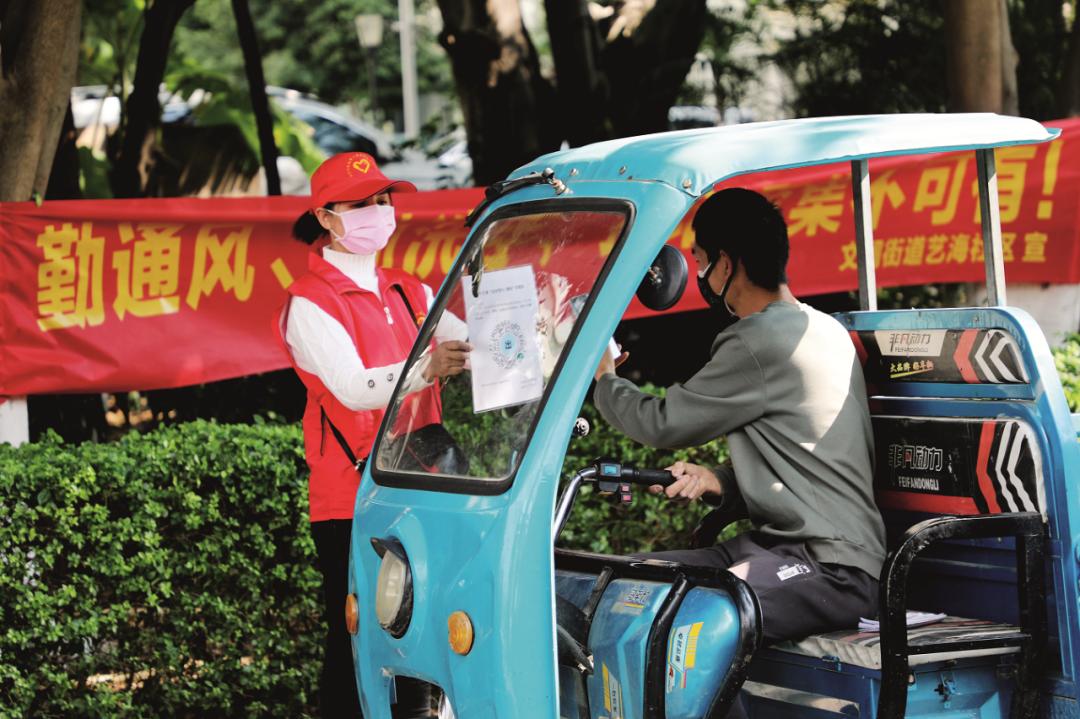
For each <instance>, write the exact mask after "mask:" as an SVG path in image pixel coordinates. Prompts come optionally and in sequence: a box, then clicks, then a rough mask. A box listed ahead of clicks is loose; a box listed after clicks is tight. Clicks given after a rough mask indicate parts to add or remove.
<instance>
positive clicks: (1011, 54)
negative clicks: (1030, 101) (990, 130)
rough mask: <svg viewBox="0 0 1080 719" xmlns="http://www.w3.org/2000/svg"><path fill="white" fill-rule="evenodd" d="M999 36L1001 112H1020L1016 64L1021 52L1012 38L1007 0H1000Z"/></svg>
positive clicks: (1017, 113)
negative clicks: (1017, 49)
mask: <svg viewBox="0 0 1080 719" xmlns="http://www.w3.org/2000/svg"><path fill="white" fill-rule="evenodd" d="M997 12H998V17H999V18H1000V19H1001V20H1000V22H999V23H998V37H999V38H1000V42H1001V112H1002V113H1004V114H1006V115H1019V114H1020V92H1019V90H1018V89H1017V85H1018V78H1017V77H1016V66H1017V65H1019V64H1020V53H1018V52H1017V51H1016V46H1015V45H1014V44H1013V40H1012V29H1011V28H1010V26H1009V6H1008V4H1007V0H998V10H997Z"/></svg>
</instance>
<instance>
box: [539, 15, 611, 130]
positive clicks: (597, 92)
mask: <svg viewBox="0 0 1080 719" xmlns="http://www.w3.org/2000/svg"><path fill="white" fill-rule="evenodd" d="M544 8H545V10H546V11H547V29H548V37H549V38H550V39H551V55H552V57H553V59H554V60H555V74H556V76H557V77H558V81H557V82H556V94H557V97H558V111H557V112H555V113H552V114H553V115H554V116H555V120H556V121H557V122H558V124H559V126H560V129H561V133H560V134H562V136H563V137H564V138H565V139H566V141H567V142H568V143H570V145H571V146H572V147H578V146H580V145H587V144H589V143H590V142H596V141H597V140H604V139H607V138H609V137H611V125H610V123H609V122H608V120H607V103H608V88H607V81H606V79H605V78H604V76H603V75H602V74H601V73H600V68H599V67H598V63H599V61H600V50H601V48H602V40H601V38H600V33H599V30H598V28H597V27H596V23H594V22H593V20H592V18H591V17H590V15H589V3H588V2H587V0H545V2H544Z"/></svg>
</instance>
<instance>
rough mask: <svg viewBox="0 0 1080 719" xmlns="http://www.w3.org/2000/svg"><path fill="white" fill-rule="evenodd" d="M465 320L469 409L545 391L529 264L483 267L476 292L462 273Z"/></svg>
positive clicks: (510, 403) (521, 399) (496, 405)
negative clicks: (469, 372) (475, 293)
mask: <svg viewBox="0 0 1080 719" xmlns="http://www.w3.org/2000/svg"><path fill="white" fill-rule="evenodd" d="M461 289H462V292H463V294H464V296H465V321H466V323H467V324H468V325H469V341H470V342H472V345H473V351H472V353H471V354H470V356H469V361H470V363H471V365H472V392H473V412H476V413H480V412H487V411H490V410H493V409H500V408H502V407H511V406H514V405H518V404H524V403H525V402H531V401H532V400H535V399H538V398H539V397H540V395H541V394H543V391H544V379H543V374H542V372H541V368H540V346H539V344H538V343H537V341H536V321H537V311H538V307H539V302H538V299H537V294H536V277H535V276H534V274H533V269H532V267H531V266H530V265H523V266H520V267H508V268H506V269H504V270H494V271H491V270H489V271H487V272H484V274H483V275H482V276H481V279H480V291H479V296H477V297H473V290H472V277H471V276H465V277H462V278H461Z"/></svg>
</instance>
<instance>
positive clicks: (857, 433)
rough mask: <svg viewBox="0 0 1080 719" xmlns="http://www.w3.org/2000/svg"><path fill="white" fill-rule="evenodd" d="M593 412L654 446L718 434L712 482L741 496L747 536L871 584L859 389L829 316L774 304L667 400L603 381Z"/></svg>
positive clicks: (866, 441) (874, 546)
mask: <svg viewBox="0 0 1080 719" xmlns="http://www.w3.org/2000/svg"><path fill="white" fill-rule="evenodd" d="M594 401H595V403H596V407H597V408H598V409H599V410H600V414H602V415H603V416H604V419H606V420H607V421H608V422H610V423H611V424H612V425H613V426H615V427H616V428H617V429H619V430H620V431H622V432H624V433H625V434H627V435H628V436H630V437H631V438H633V439H635V440H637V441H638V442H641V443H643V444H647V445H651V446H653V447H660V448H666V449H671V448H676V447H689V446H693V445H698V444H703V443H705V442H708V441H709V440H711V439H715V438H716V437H719V436H721V435H727V440H728V446H729V448H730V450H731V461H732V465H733V468H734V471H733V472H732V467H727V468H720V470H719V474H720V481H721V483H722V484H723V485H724V487H725V493H726V494H729V495H730V493H731V492H733V491H737V492H738V493H739V495H741V499H742V500H743V501H745V502H746V506H747V509H749V511H750V519H751V521H752V522H753V525H754V528H755V529H756V530H757V531H759V532H762V533H763V534H766V535H769V536H771V537H774V538H776V539H778V540H782V541H793V542H805V543H806V545H807V548H808V549H809V551H810V552H811V554H812V556H813V557H814V558H815V559H816V560H817V561H819V562H827V563H832V564H843V565H846V566H851V567H857V568H859V569H861V570H863V571H865V572H867V573H868V574H870V575H872V576H874V577H877V576H878V574H879V572H880V570H881V563H882V561H883V560H884V558H885V531H884V526H883V524H882V521H881V515H880V514H879V513H878V510H877V507H876V506H875V504H874V493H873V450H874V446H873V442H874V440H873V433H872V429H871V426H870V412H869V409H868V408H867V403H866V386H865V383H864V380H863V374H862V368H861V366H860V365H859V361H858V358H857V357H856V355H855V348H854V346H853V345H852V343H851V340H850V338H849V337H848V335H847V332H846V331H845V330H844V328H843V327H842V326H841V325H840V323H839V322H837V321H836V320H834V319H833V318H832V317H829V316H828V315H826V314H824V313H822V312H818V311H817V310H815V309H813V308H811V307H808V306H807V305H803V304H799V305H794V304H791V303H789V302H774V303H772V304H770V305H768V306H767V307H766V308H765V309H764V310H762V311H761V312H758V313H756V314H753V315H750V316H749V317H746V318H743V319H741V320H739V321H738V322H736V323H735V324H733V325H732V326H731V327H729V328H728V329H726V330H724V331H723V332H721V333H720V334H719V335H717V337H716V340H715V341H714V342H713V346H712V359H710V360H709V362H708V363H707V364H706V365H705V366H704V367H702V368H701V369H700V370H699V371H698V373H697V374H695V375H694V376H693V377H691V378H690V379H689V380H688V381H687V382H686V383H685V384H681V385H678V384H677V385H675V386H673V387H670V388H669V389H668V391H667V396H666V398H664V399H661V398H658V397H654V396H652V395H650V394H647V393H644V392H642V391H641V390H639V389H638V388H637V387H635V386H634V384H633V383H632V382H630V381H628V380H626V379H622V378H619V377H616V376H614V375H607V376H605V377H602V378H601V379H600V381H599V382H598V383H597V386H596V391H595V393H594ZM736 487H737V488H736ZM729 499H730V496H729Z"/></svg>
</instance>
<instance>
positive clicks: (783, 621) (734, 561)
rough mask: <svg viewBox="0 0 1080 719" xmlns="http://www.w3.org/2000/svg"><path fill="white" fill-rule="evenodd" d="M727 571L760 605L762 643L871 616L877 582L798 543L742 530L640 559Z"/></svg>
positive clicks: (849, 625) (843, 625)
mask: <svg viewBox="0 0 1080 719" xmlns="http://www.w3.org/2000/svg"><path fill="white" fill-rule="evenodd" d="M644 556H647V557H653V558H656V559H667V560H670V561H675V562H682V563H684V564H692V565H697V566H705V567H719V568H722V569H729V570H731V571H732V573H734V574H736V575H737V576H739V577H741V578H742V579H743V580H745V581H746V583H747V584H749V585H750V587H751V589H753V590H754V594H756V595H757V599H758V604H760V605H761V624H762V630H763V632H764V634H765V644H766V645H768V644H773V643H775V642H779V641H782V640H784V639H802V638H803V637H805V636H808V635H810V634H818V633H821V632H830V631H837V630H840V629H849V628H850V629H854V628H855V627H856V626H858V624H859V617H874V616H877V599H878V582H877V579H876V578H875V577H871V576H870V575H869V574H867V573H866V572H863V571H862V570H859V569H855V568H854V567H846V566H843V565H840V564H823V563H820V562H818V561H816V560H815V559H813V558H812V557H811V556H810V552H809V551H807V549H806V545H804V544H803V543H802V542H778V541H774V540H772V539H771V538H769V537H767V536H765V535H762V534H758V533H756V532H747V533H745V534H740V535H739V536H737V537H735V538H733V539H729V540H728V541H726V542H723V543H721V544H718V545H716V546H714V547H705V548H702V549H684V550H675V551H671V552H653V553H651V554H647V555H644Z"/></svg>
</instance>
